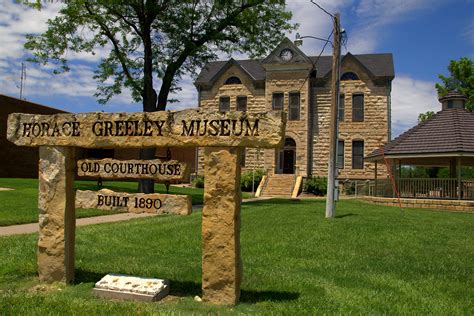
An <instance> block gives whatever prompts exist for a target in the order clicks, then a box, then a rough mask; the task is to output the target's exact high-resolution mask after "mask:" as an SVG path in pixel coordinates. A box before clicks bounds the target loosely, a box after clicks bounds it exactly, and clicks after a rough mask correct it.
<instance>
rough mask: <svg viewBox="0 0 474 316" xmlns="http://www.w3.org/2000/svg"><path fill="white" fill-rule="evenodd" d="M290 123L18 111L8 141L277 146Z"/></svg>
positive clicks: (256, 117) (239, 117) (198, 115)
mask: <svg viewBox="0 0 474 316" xmlns="http://www.w3.org/2000/svg"><path fill="white" fill-rule="evenodd" d="M285 124H286V114H285V113H284V112H282V111H268V112H266V113H257V114H254V113H247V112H241V111H237V112H216V111H213V110H202V109H200V110H197V109H188V110H183V111H159V112H137V113H103V112H93V113H79V114H54V115H36V114H24V113H13V114H10V115H9V116H8V128H7V138H8V140H9V141H11V142H13V143H14V144H16V145H20V146H41V145H46V146H75V147H83V148H114V147H119V148H124V147H129V148H143V147H159V146H179V147H183V146H188V147H196V146H199V147H216V146H225V147H234V146H239V147H262V148H276V147H280V146H281V145H282V143H283V139H284V134H285Z"/></svg>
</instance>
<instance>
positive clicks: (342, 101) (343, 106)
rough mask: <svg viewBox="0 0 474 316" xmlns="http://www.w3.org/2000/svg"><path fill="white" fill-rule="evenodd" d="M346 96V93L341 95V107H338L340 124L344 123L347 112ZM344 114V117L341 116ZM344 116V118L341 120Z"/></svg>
mask: <svg viewBox="0 0 474 316" xmlns="http://www.w3.org/2000/svg"><path fill="white" fill-rule="evenodd" d="M345 99H346V95H345V94H344V93H341V94H339V107H338V109H337V110H338V112H337V119H338V120H339V122H344V119H345V114H346V113H345V112H346V102H345ZM341 112H342V115H341ZM341 116H342V118H341Z"/></svg>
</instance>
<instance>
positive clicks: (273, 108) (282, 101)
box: [272, 92, 285, 111]
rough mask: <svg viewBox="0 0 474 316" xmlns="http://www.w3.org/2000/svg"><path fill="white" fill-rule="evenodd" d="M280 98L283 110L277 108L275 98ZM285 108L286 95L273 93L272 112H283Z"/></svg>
mask: <svg viewBox="0 0 474 316" xmlns="http://www.w3.org/2000/svg"><path fill="white" fill-rule="evenodd" d="M277 95H278V96H280V95H281V108H276V107H275V103H276V99H275V96H277ZM284 108H285V94H284V93H283V92H273V93H272V110H280V111H282V110H283V109H284Z"/></svg>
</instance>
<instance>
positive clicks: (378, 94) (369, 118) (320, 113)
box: [313, 60, 390, 180]
mask: <svg viewBox="0 0 474 316" xmlns="http://www.w3.org/2000/svg"><path fill="white" fill-rule="evenodd" d="M349 71H350V72H354V73H356V74H357V75H358V76H359V79H360V80H350V81H341V90H340V92H341V94H344V109H345V110H344V112H345V113H344V120H342V121H340V123H339V140H343V141H344V168H343V169H340V174H339V177H338V178H339V179H341V180H344V179H354V180H356V179H359V180H363V179H373V178H374V175H375V164H374V163H369V162H364V168H363V169H352V141H360V140H363V141H364V156H367V155H368V154H370V153H371V152H372V151H374V150H375V149H377V148H379V147H380V145H382V144H384V143H386V142H388V141H389V140H390V139H389V130H390V118H389V110H388V104H389V102H390V86H387V85H383V86H378V85H375V84H374V82H373V81H372V80H371V78H369V77H368V76H367V74H366V71H365V70H363V69H361V67H360V66H359V65H357V64H355V63H354V62H352V61H350V60H349V61H346V62H345V63H344V64H343V67H342V71H341V74H343V73H344V72H349ZM353 94H364V121H363V122H353V121H352V95H353ZM330 106H331V90H330V80H327V81H326V82H325V83H324V84H319V85H318V86H317V87H316V107H317V108H316V114H315V121H316V122H317V126H316V128H315V136H314V147H313V157H314V163H313V175H315V176H323V177H326V176H327V165H328V156H329V126H330V125H329V123H330ZM377 170H378V175H379V177H385V176H386V168H385V166H384V165H381V164H379V165H378V166H377Z"/></svg>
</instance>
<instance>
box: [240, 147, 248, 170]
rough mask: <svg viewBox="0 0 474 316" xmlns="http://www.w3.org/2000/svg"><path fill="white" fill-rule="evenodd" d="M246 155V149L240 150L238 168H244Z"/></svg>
mask: <svg viewBox="0 0 474 316" xmlns="http://www.w3.org/2000/svg"><path fill="white" fill-rule="evenodd" d="M246 153H247V149H245V148H243V149H242V155H240V166H241V167H245V156H246Z"/></svg>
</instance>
